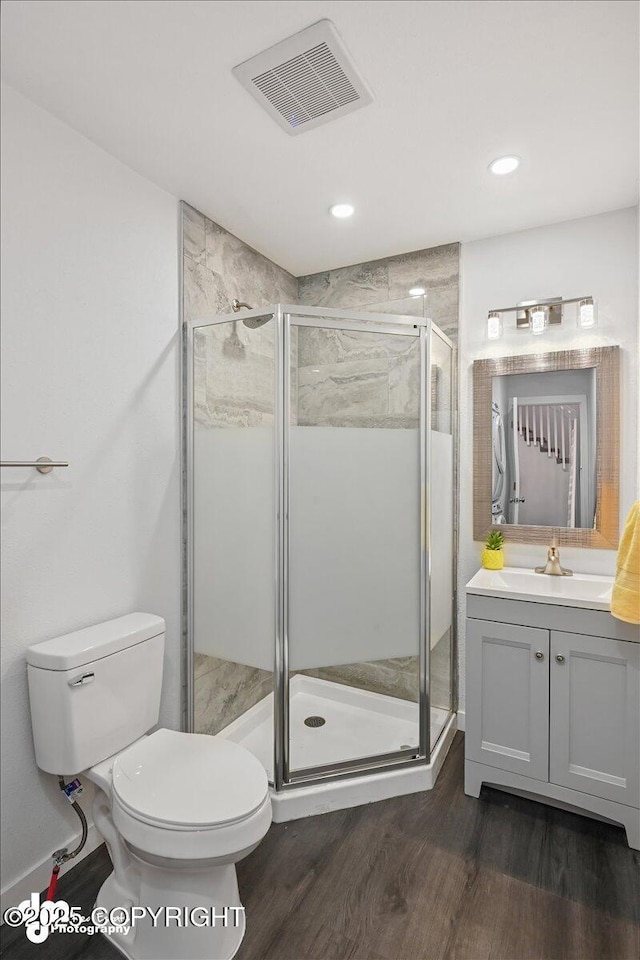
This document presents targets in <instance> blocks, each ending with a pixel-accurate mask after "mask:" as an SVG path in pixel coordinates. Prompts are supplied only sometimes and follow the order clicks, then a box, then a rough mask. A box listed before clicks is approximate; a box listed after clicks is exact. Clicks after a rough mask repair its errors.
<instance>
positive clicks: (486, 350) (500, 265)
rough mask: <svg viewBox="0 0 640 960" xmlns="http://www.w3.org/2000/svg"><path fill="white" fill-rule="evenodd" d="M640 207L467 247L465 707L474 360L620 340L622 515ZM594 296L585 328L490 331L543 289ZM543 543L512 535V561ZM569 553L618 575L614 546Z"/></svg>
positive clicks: (529, 558)
mask: <svg viewBox="0 0 640 960" xmlns="http://www.w3.org/2000/svg"><path fill="white" fill-rule="evenodd" d="M637 214H638V211H637V208H635V207H634V208H629V209H626V210H617V211H614V212H613V213H606V214H602V215H600V216H597V217H587V218H585V219H582V220H572V221H570V222H567V223H560V224H556V225H554V226H549V227H540V228H538V229H535V230H526V231H523V232H521V233H513V234H508V235H507V236H502V237H494V238H491V239H488V240H478V241H476V242H474V243H466V244H463V245H462V252H461V273H462V291H461V292H462V297H461V310H460V337H459V350H460V437H461V443H460V538H459V565H458V630H459V667H460V705H461V707H462V708H464V664H465V649H464V626H465V621H464V618H465V609H466V604H465V593H464V585H465V584H466V583H467V581H468V580H469V579H470V578H471V577H472V576H473V574H474V573H475V571H476V570H477V569H478V567H479V565H480V559H479V558H480V549H481V547H480V544H478V543H475V542H474V540H473V504H472V491H473V444H472V443H471V437H472V436H473V403H472V365H473V361H474V360H476V359H479V358H485V357H499V356H511V355H513V354H520V353H538V352H540V351H545V350H566V349H575V348H577V347H584V346H597V345H605V344H619V345H620V347H621V348H622V382H621V396H622V406H621V414H622V417H621V420H622V435H621V463H620V467H621V491H620V493H621V497H620V519H621V523H622V521H623V519H624V517H625V515H626V513H627V511H628V509H629V507H630V506H631V503H632V502H633V500H634V499H635V498H636V497H637V496H638V492H637V490H638V470H637V443H638V440H637V436H638V224H637ZM582 295H592V296H594V297H595V298H596V300H597V301H598V312H599V318H598V323H599V325H598V327H597V328H595V329H594V330H593V331H580V330H578V328H577V327H576V324H575V320H574V319H573V317H570V318H568V319H566V320H565V321H564V322H563V323H562V325H561V326H559V327H556V328H549V329H548V331H547V332H546V333H545V334H544V335H543V336H541V337H532V336H530V335H528V334H527V333H526V332H524V331H517V330H516V329H515V321H514V320H512V318H513V316H514V315H513V314H511V315H509V314H505V316H504V317H503V320H504V328H505V334H504V336H503V338H502V339H501V340H499V341H497V342H496V341H492V342H490V341H487V340H486V339H485V324H486V318H487V312H488V311H489V310H490V309H492V308H496V307H501V306H510V305H512V304H516V303H517V302H518V301H519V300H531V299H533V298H535V297H557V296H562V297H576V296H582ZM544 554H545V551H544V549H543V548H541V547H539V546H529V545H527V544H512V543H508V544H507V547H506V562H507V563H508V564H510V565H512V566H527V567H530V566H533V565H534V564H536V563H539V562H540V560H541V559H542V560H543V559H544ZM561 554H562V561H563V563H565V564H566V566H568V567H572V568H573V569H574V570H580V571H582V572H586V573H604V574H613V573H615V559H616V553H615V551H612V550H584V549H575V548H574V549H569V548H567V547H564V548H562V550H561Z"/></svg>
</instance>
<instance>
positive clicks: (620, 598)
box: [611, 500, 640, 623]
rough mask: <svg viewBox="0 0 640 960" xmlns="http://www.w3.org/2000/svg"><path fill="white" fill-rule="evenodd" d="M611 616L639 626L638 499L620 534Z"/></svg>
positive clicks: (639, 513) (639, 528) (639, 522)
mask: <svg viewBox="0 0 640 960" xmlns="http://www.w3.org/2000/svg"><path fill="white" fill-rule="evenodd" d="M611 613H612V614H613V616H614V617H617V619H618V620H624V621H625V622H626V623H640V500H636V502H635V503H634V505H633V506H632V507H631V510H630V511H629V516H628V517H627V519H626V521H625V525H624V530H623V531H622V537H621V539H620V546H619V547H618V560H617V567H616V579H615V582H614V584H613V591H612V593H611Z"/></svg>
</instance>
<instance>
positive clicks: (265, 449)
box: [187, 312, 279, 778]
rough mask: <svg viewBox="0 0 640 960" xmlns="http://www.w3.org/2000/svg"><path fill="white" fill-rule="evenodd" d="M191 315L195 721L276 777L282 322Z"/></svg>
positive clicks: (191, 590) (191, 596)
mask: <svg viewBox="0 0 640 960" xmlns="http://www.w3.org/2000/svg"><path fill="white" fill-rule="evenodd" d="M247 319H248V320H251V319H252V315H247V314H243V315H239V316H238V317H237V318H220V319H217V320H216V321H214V322H209V323H194V324H193V325H192V329H191V330H190V332H189V337H190V338H191V339H190V342H189V344H188V351H187V363H188V365H189V369H188V371H187V397H188V402H189V403H190V409H189V417H188V422H189V425H190V428H189V432H188V434H187V445H188V463H189V464H190V468H191V469H190V470H189V471H188V475H189V478H190V479H189V482H190V491H189V493H190V496H189V517H188V528H189V536H188V543H189V551H188V558H187V559H188V565H189V577H188V583H189V612H190V616H189V624H190V632H191V640H192V643H193V659H194V662H193V670H192V676H193V681H192V682H193V690H192V697H191V702H192V711H193V729H194V730H195V732H196V733H207V734H216V735H218V734H221V735H223V736H225V737H229V738H230V739H233V740H237V741H238V742H242V743H244V744H245V746H248V747H249V748H250V749H251V750H253V752H254V753H255V754H256V756H258V758H259V759H260V760H261V761H262V763H263V764H264V766H265V768H266V769H267V772H268V774H269V776H270V777H271V778H272V777H273V736H274V734H273V693H272V689H273V664H274V648H275V635H276V592H275V587H274V575H273V569H274V564H275V556H276V537H277V520H276V513H275V501H276V479H275V463H276V452H275V451H276V447H275V437H276V384H277V382H278V376H279V361H278V357H279V353H278V349H277V347H278V344H279V338H278V331H277V323H278V321H277V318H276V317H275V316H273V315H272V314H270V313H269V314H266V315H265V316H264V317H261V316H260V315H259V314H258V315H257V316H256V315H255V312H254V315H253V321H254V322H255V326H249V325H247V323H245V322H244V321H245V320H247Z"/></svg>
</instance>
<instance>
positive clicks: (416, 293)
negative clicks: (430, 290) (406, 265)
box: [409, 287, 427, 297]
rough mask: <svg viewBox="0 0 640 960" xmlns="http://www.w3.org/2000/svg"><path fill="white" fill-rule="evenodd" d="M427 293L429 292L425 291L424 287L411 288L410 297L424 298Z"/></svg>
mask: <svg viewBox="0 0 640 960" xmlns="http://www.w3.org/2000/svg"><path fill="white" fill-rule="evenodd" d="M426 292H427V291H426V290H425V288H424V287H411V290H409V296H410V297H424V295H425V293H426Z"/></svg>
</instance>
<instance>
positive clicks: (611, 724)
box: [465, 595, 640, 849]
mask: <svg viewBox="0 0 640 960" xmlns="http://www.w3.org/2000/svg"><path fill="white" fill-rule="evenodd" d="M467 610H468V613H469V614H470V616H469V617H468V619H467V621H466V624H467V630H466V662H467V670H466V675H467V683H466V714H465V792H466V793H467V794H469V795H470V796H475V797H477V796H479V795H480V789H481V787H482V784H483V783H486V784H490V785H492V786H495V787H502V788H504V789H507V790H513V791H515V792H517V793H523V794H524V795H526V796H529V797H531V798H532V799H540V800H546V802H548V803H554V804H556V805H558V806H563V807H567V808H569V809H573V810H576V811H579V812H587V813H591V814H592V815H595V816H599V817H605V818H606V819H609V820H613V821H616V822H618V823H622V824H623V825H624V826H625V828H626V830H627V838H628V842H629V845H630V846H632V847H635V848H636V849H640V643H639V642H635V640H634V638H635V637H637V629H636V628H632V627H629V626H628V625H625V624H621V623H620V622H619V621H615V620H614V619H613V617H611V615H610V614H608V613H604V612H600V611H591V610H584V609H572V608H569V607H567V606H564V607H560V606H556V607H554V606H553V605H551V604H544V603H529V602H521V601H515V600H506V599H501V598H500V599H497V598H490V597H486V596H473V595H468V596H467ZM489 617H495V619H489ZM574 631H576V632H574ZM578 631H580V632H578ZM598 631H600V634H601V635H597V633H598ZM602 634H604V635H602ZM606 634H609V635H608V636H607V635H606ZM621 637H622V638H625V639H620V638H621ZM626 637H629V639H626Z"/></svg>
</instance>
